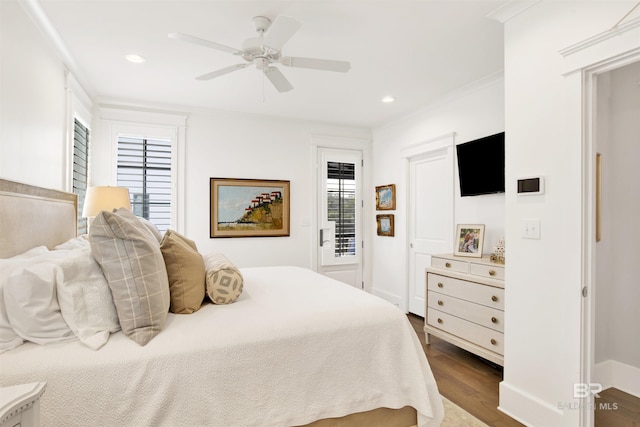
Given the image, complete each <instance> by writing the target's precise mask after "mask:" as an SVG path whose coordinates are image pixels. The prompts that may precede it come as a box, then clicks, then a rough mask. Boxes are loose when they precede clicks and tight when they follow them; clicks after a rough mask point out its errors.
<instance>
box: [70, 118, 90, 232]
mask: <svg viewBox="0 0 640 427" xmlns="http://www.w3.org/2000/svg"><path fill="white" fill-rule="evenodd" d="M88 166H89V129H87V128H86V127H85V126H83V125H82V123H80V122H79V121H78V119H73V192H74V193H75V194H77V195H78V234H79V235H80V234H86V233H87V219H86V218H83V217H82V207H83V206H84V198H85V194H86V193H87V181H88V175H87V170H88Z"/></svg>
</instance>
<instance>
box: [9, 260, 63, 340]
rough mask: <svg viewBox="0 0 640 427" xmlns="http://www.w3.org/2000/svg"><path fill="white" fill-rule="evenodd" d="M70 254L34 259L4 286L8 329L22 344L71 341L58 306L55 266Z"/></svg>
mask: <svg viewBox="0 0 640 427" xmlns="http://www.w3.org/2000/svg"><path fill="white" fill-rule="evenodd" d="M70 252H71V251H51V252H47V253H44V254H42V255H39V256H36V257H34V258H32V259H31V260H30V262H28V263H25V264H23V265H22V266H21V267H20V268H17V269H15V270H13V271H12V272H11V274H10V275H9V276H8V278H7V282H6V284H5V285H4V287H3V288H4V289H3V294H4V302H5V304H6V308H7V315H8V317H9V322H11V327H13V330H14V331H15V332H16V333H17V334H18V335H20V337H22V338H23V339H24V340H27V341H32V342H34V343H36V344H42V345H44V344H51V343H55V342H59V341H66V340H69V339H75V338H76V337H75V335H74V334H73V331H72V330H71V329H69V326H68V325H67V323H66V322H65V321H64V318H63V317H62V313H61V311H60V305H59V304H58V297H57V293H56V283H57V281H59V280H61V276H62V271H61V268H60V266H59V265H58V263H59V262H60V261H63V260H64V259H65V258H66V257H68V256H69V254H70Z"/></svg>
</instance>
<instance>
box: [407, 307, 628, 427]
mask: <svg viewBox="0 0 640 427" xmlns="http://www.w3.org/2000/svg"><path fill="white" fill-rule="evenodd" d="M407 316H408V318H409V321H410V322H411V324H412V325H413V329H414V330H415V331H416V334H417V335H418V338H419V339H420V342H421V343H422V348H423V349H424V352H425V354H426V355H427V359H428V360H429V364H430V365H431V370H432V371H433V375H434V376H435V378H436V382H437V383H438V389H439V390H440V394H442V395H443V396H444V397H446V398H447V399H449V400H451V401H452V402H453V403H455V404H456V405H458V406H460V407H461V408H463V409H464V410H466V411H467V412H469V413H470V414H471V415H473V416H474V417H476V418H478V419H480V420H481V421H483V422H484V423H486V424H488V425H489V426H491V427H503V426H522V424H520V423H519V422H517V421H516V420H514V419H513V418H511V417H509V416H508V415H505V414H503V413H502V412H500V411H499V410H498V409H497V408H498V384H499V383H500V381H502V367H501V366H498V365H494V364H493V363H491V362H488V361H486V360H484V359H481V358H480V357H477V356H475V355H474V354H472V353H469V352H468V351H466V350H462V349H461V348H458V347H456V346H454V345H453V344H449V343H448V342H446V341H443V340H441V339H438V338H436V337H432V339H431V344H429V345H426V344H425V338H424V332H423V329H422V328H423V326H424V319H423V318H422V317H419V316H416V315H413V314H408V315H407ZM596 405H597V406H596V411H595V427H640V398H637V397H635V396H633V395H631V394H628V393H625V392H623V391H620V390H617V389H615V388H610V389H607V390H605V391H602V392H601V393H600V398H599V399H597V400H596Z"/></svg>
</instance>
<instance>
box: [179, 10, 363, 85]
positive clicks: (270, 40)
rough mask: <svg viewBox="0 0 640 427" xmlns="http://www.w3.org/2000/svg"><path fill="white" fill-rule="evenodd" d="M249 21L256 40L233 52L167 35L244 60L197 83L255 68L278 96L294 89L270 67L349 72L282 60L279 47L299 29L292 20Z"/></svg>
mask: <svg viewBox="0 0 640 427" xmlns="http://www.w3.org/2000/svg"><path fill="white" fill-rule="evenodd" d="M252 21H253V24H254V25H255V28H256V32H257V33H258V35H259V36H258V37H252V38H249V39H247V40H245V41H244V42H243V43H242V49H236V48H233V47H229V46H225V45H223V44H220V43H216V42H212V41H209V40H205V39H201V38H198V37H194V36H190V35H188V34H183V33H169V38H171V39H176V40H182V41H185V42H188V43H194V44H197V45H201V46H205V47H209V48H212V49H216V50H220V51H222V52H227V53H231V54H233V55H237V56H240V57H241V58H242V59H244V60H245V63H241V64H236V65H231V66H229V67H225V68H221V69H219V70H216V71H212V72H210V73H206V74H203V75H201V76H198V77H196V79H197V80H211V79H214V78H216V77H220V76H223V75H225V74H228V73H231V72H233V71H237V70H241V69H243V68H247V67H248V66H250V65H255V66H256V68H257V69H258V70H262V72H263V73H264V75H265V76H266V77H267V78H268V79H269V81H271V83H272V84H273V85H274V86H275V88H276V89H277V90H278V91H279V92H287V91H289V90H291V89H293V86H291V83H289V81H288V80H287V79H286V77H285V76H284V74H282V72H280V70H279V69H278V68H276V67H274V66H273V65H274V64H281V65H284V66H285V67H296V68H310V69H314V70H323V71H336V72H341V73H345V72H347V71H349V69H350V68H351V64H350V63H349V62H347V61H334V60H330V59H317V58H299V57H292V56H282V46H283V45H284V44H285V43H286V42H287V41H288V40H289V39H290V38H291V37H292V36H293V35H294V34H295V33H296V32H297V31H298V29H299V28H300V26H301V25H302V24H300V22H298V21H296V20H295V19H293V18H290V17H288V16H278V17H277V18H276V19H275V21H274V22H273V24H272V23H271V20H270V19H269V18H265V17H264V16H256V17H255V18H253V19H252Z"/></svg>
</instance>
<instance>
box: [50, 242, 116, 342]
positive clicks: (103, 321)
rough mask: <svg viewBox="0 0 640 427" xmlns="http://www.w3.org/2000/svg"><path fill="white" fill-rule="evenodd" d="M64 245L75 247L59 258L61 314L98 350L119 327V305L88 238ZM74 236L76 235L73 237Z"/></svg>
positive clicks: (76, 333) (75, 332) (57, 287)
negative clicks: (117, 308) (116, 303)
mask: <svg viewBox="0 0 640 427" xmlns="http://www.w3.org/2000/svg"><path fill="white" fill-rule="evenodd" d="M77 239H82V240H75V241H70V242H68V243H69V244H68V245H66V246H63V247H73V246H74V244H78V245H79V246H76V249H73V250H71V251H68V255H67V256H65V257H64V258H62V259H60V260H56V264H57V265H58V267H59V269H60V271H59V273H58V275H57V280H56V290H57V292H58V303H59V305H60V310H61V311H62V317H63V318H64V320H65V321H66V323H67V325H69V327H70V328H71V330H72V331H73V333H74V334H75V335H76V336H77V337H78V338H79V339H80V341H81V342H82V343H83V344H84V345H86V346H87V347H89V348H91V349H92V350H98V349H100V348H101V347H102V346H103V345H105V344H106V342H107V341H108V340H109V334H110V333H112V332H116V331H118V330H120V323H119V322H118V314H117V312H116V306H115V305H114V303H113V298H112V297H111V290H110V289H109V284H108V283H107V279H106V278H105V277H104V275H103V274H102V269H101V268H100V265H98V263H97V262H96V260H95V259H94V258H93V255H91V247H90V245H89V241H88V240H86V239H83V238H77ZM72 240H73V239H72Z"/></svg>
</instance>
